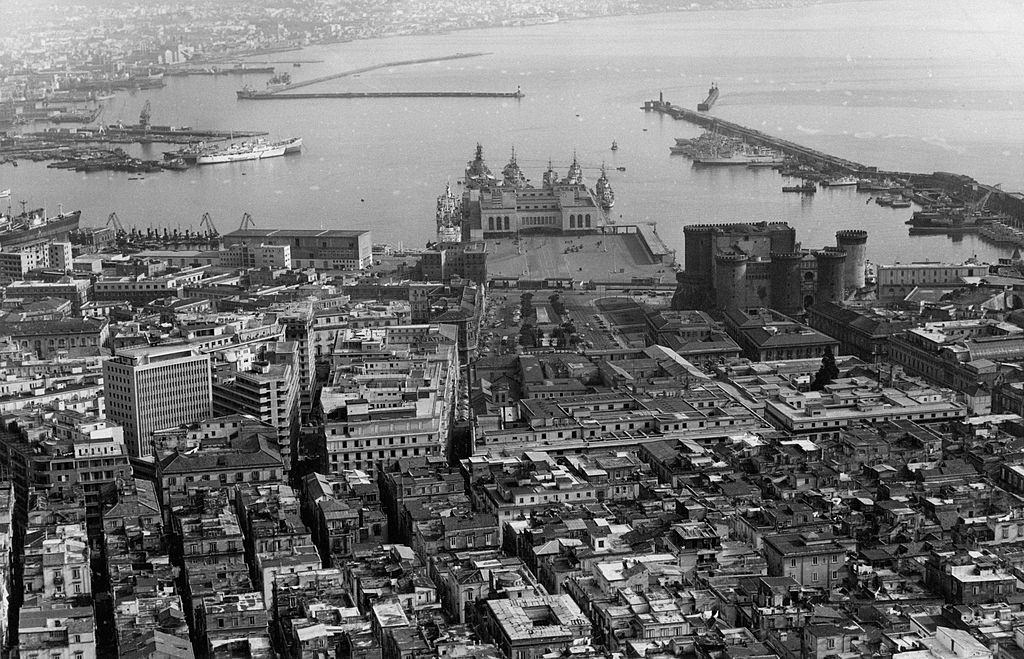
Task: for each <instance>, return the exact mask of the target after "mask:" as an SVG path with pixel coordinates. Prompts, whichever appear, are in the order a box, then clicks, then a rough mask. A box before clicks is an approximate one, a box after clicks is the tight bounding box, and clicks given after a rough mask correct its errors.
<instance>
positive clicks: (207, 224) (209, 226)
mask: <svg viewBox="0 0 1024 659" xmlns="http://www.w3.org/2000/svg"><path fill="white" fill-rule="evenodd" d="M199 228H200V229H203V228H205V229H206V236H207V237H208V238H216V237H217V236H219V235H220V232H219V231H217V227H216V226H214V224H213V218H212V217H210V214H209V213H203V217H202V219H201V220H199Z"/></svg>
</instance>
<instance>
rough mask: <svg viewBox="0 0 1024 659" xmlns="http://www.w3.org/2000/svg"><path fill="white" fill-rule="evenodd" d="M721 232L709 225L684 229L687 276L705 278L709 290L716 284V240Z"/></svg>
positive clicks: (684, 255) (694, 225)
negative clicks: (714, 255)
mask: <svg viewBox="0 0 1024 659" xmlns="http://www.w3.org/2000/svg"><path fill="white" fill-rule="evenodd" d="M720 231H721V229H719V228H717V227H714V226H711V225H709V224H691V225H690V226H685V227H683V236H684V239H685V243H684V245H683V258H684V259H685V260H684V262H683V267H684V268H685V270H686V273H687V274H690V275H693V276H695V277H703V278H704V280H705V282H706V284H707V286H708V287H709V288H710V287H711V285H712V283H713V282H714V267H715V262H714V258H713V256H712V255H713V254H714V252H715V250H714V238H715V234H716V233H718V232H720Z"/></svg>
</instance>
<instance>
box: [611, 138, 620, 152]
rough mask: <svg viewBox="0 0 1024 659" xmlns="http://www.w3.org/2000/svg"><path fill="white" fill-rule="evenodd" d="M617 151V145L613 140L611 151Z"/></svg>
mask: <svg viewBox="0 0 1024 659" xmlns="http://www.w3.org/2000/svg"><path fill="white" fill-rule="evenodd" d="M618 150H619V143H618V142H616V141H615V140H612V151H618Z"/></svg>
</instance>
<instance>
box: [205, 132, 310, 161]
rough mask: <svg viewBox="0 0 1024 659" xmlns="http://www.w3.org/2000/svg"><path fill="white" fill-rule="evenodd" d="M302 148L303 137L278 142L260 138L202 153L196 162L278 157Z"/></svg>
mask: <svg viewBox="0 0 1024 659" xmlns="http://www.w3.org/2000/svg"><path fill="white" fill-rule="evenodd" d="M301 149H302V138H299V137H296V138H293V139H290V140H280V141H278V142H268V141H266V140H262V139H259V140H256V141H254V142H241V143H238V144H231V145H229V146H227V147H224V148H223V149H217V150H215V151H212V152H206V153H202V154H200V155H198V156H197V157H196V164H197V165H215V164H219V163H225V162H241V161H246V160H263V159H265V158H277V157H279V156H283V155H285V154H286V153H297V152H298V151H300V150H301Z"/></svg>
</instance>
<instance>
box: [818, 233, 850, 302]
mask: <svg viewBox="0 0 1024 659" xmlns="http://www.w3.org/2000/svg"><path fill="white" fill-rule="evenodd" d="M846 258H847V256H846V252H844V251H843V250H841V249H839V248H838V247H826V248H825V249H822V250H819V251H817V252H815V253H814V259H815V260H816V261H817V262H818V289H817V292H816V294H815V300H816V301H818V302H835V303H837V304H839V303H841V302H842V301H843V291H844V290H846Z"/></svg>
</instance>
